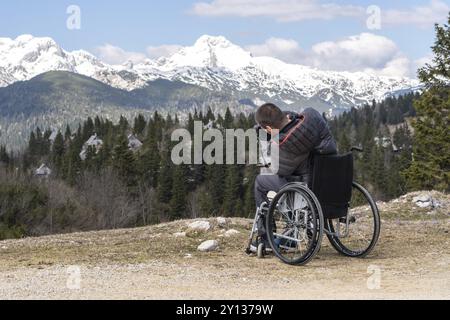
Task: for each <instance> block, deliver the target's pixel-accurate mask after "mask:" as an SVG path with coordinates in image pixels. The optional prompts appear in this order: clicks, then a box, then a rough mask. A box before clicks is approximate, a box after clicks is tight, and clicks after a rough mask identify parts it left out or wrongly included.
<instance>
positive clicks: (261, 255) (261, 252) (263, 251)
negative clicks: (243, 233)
mask: <svg viewBox="0 0 450 320" xmlns="http://www.w3.org/2000/svg"><path fill="white" fill-rule="evenodd" d="M265 255H266V248H265V246H264V243H260V244H259V245H258V258H259V259H264V257H265Z"/></svg>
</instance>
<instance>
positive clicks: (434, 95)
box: [405, 15, 450, 191]
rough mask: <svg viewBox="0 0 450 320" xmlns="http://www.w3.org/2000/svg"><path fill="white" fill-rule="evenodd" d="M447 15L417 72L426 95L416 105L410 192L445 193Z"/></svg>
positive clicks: (449, 156) (449, 92) (449, 160)
mask: <svg viewBox="0 0 450 320" xmlns="http://www.w3.org/2000/svg"><path fill="white" fill-rule="evenodd" d="M449 25H450V15H449V19H448V25H443V26H440V25H436V41H435V44H434V46H433V47H432V50H433V53H434V58H433V63H432V64H427V65H426V66H425V67H423V68H422V69H420V70H419V72H418V75H419V79H420V80H421V82H422V83H423V84H424V85H425V87H426V91H425V92H424V93H423V94H422V96H421V98H420V99H419V100H417V101H416V103H415V109H416V111H417V118H416V119H415V120H414V121H413V127H414V137H413V139H414V148H413V159H412V163H411V166H410V167H409V168H408V169H407V170H406V171H405V175H406V177H407V181H408V186H409V188H410V189H412V190H419V189H437V190H442V191H449V178H450V139H449V137H450V131H449V128H450V112H449V111H450V110H449V109H450V87H449V86H448V84H449V83H450V27H449Z"/></svg>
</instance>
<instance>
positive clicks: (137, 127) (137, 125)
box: [133, 114, 147, 136]
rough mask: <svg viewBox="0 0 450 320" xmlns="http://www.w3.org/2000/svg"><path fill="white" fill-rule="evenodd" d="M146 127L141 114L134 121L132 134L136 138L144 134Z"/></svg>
mask: <svg viewBox="0 0 450 320" xmlns="http://www.w3.org/2000/svg"><path fill="white" fill-rule="evenodd" d="M146 126H147V121H145V118H144V116H143V115H142V114H139V115H138V116H137V117H136V118H135V119H134V126H133V132H134V134H136V135H137V136H141V135H142V134H143V133H144V130H145V127H146Z"/></svg>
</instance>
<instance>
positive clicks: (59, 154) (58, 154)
mask: <svg viewBox="0 0 450 320" xmlns="http://www.w3.org/2000/svg"><path fill="white" fill-rule="evenodd" d="M64 150H65V145H64V137H63V135H62V133H61V131H58V134H57V135H56V138H55V141H54V142H53V145H52V152H51V158H52V163H53V165H54V169H55V170H56V172H57V174H60V173H61V169H62V166H63V158H64Z"/></svg>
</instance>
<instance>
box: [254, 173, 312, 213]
mask: <svg viewBox="0 0 450 320" xmlns="http://www.w3.org/2000/svg"><path fill="white" fill-rule="evenodd" d="M293 181H298V182H305V183H308V181H309V175H308V174H304V175H301V176H295V177H289V178H287V177H281V176H277V175H259V176H258V177H256V181H255V201H256V207H257V208H259V207H260V206H261V204H263V203H264V202H268V199H267V194H268V193H269V192H271V191H274V192H279V191H280V190H281V189H282V188H283V187H284V186H285V185H287V184H288V183H289V182H293Z"/></svg>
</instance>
